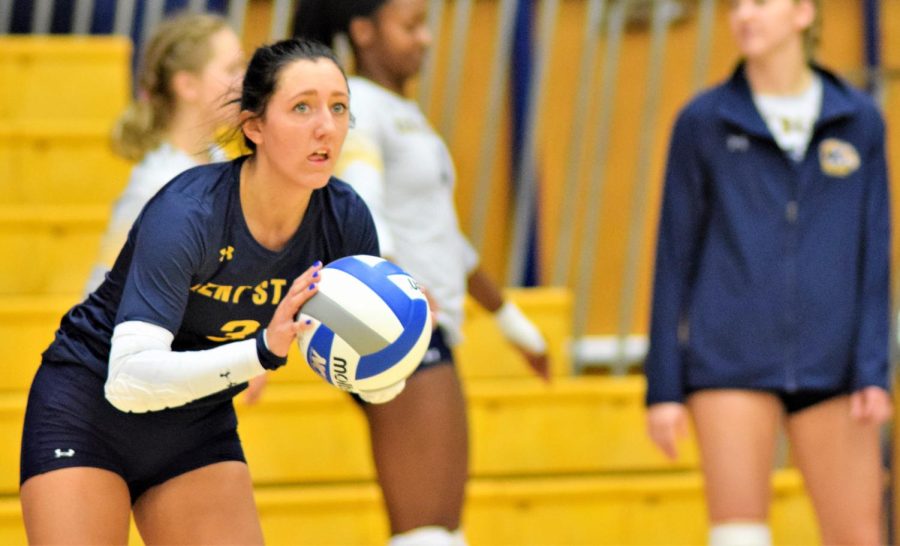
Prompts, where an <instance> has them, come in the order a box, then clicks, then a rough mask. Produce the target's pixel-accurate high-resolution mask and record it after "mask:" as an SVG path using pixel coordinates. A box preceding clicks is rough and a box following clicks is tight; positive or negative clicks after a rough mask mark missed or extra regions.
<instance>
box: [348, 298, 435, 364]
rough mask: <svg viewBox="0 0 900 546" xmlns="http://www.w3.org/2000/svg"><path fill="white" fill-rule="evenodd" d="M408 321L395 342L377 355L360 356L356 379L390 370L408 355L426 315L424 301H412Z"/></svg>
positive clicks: (417, 337)
mask: <svg viewBox="0 0 900 546" xmlns="http://www.w3.org/2000/svg"><path fill="white" fill-rule="evenodd" d="M410 303H411V305H412V309H411V312H410V314H409V320H408V321H407V322H406V324H405V328H404V329H403V332H402V333H401V334H400V337H398V338H397V340H396V341H395V342H393V343H391V344H390V345H388V346H387V347H385V348H384V349H382V350H380V351H378V352H377V353H372V354H370V355H366V356H361V357H360V359H359V364H357V366H356V379H367V378H369V377H372V376H375V375H378V374H380V373H381V372H383V371H385V370H386V369H388V368H390V367H391V366H393V365H394V364H396V363H397V362H400V360H401V359H402V358H403V357H404V356H406V355H407V353H409V351H411V350H412V348H413V347H414V346H415V344H416V342H417V341H418V340H419V336H420V335H421V334H422V327H423V326H424V325H425V319H426V317H427V315H428V304H427V303H425V300H412V301H411V302H410Z"/></svg>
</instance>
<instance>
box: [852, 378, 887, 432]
mask: <svg viewBox="0 0 900 546" xmlns="http://www.w3.org/2000/svg"><path fill="white" fill-rule="evenodd" d="M891 413H893V407H892V404H891V395H890V394H889V393H888V392H887V391H886V390H884V389H882V388H881V387H875V386H870V387H865V388H864V389H861V390H858V391H856V392H854V393H853V394H851V395H850V416H851V417H853V418H854V419H856V420H857V421H860V422H862V423H871V424H874V425H880V424H882V423H884V422H886V421H887V420H888V419H890V418H891Z"/></svg>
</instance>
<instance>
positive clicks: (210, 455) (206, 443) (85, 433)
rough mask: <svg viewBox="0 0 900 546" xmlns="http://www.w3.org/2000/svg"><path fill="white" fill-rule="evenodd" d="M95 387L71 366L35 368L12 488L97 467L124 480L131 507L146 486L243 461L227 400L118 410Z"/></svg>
mask: <svg viewBox="0 0 900 546" xmlns="http://www.w3.org/2000/svg"><path fill="white" fill-rule="evenodd" d="M103 383H104V380H103V379H101V378H100V377H98V376H97V375H95V374H94V373H93V372H91V371H90V370H88V369H87V368H85V367H83V366H80V365H78V364H58V363H49V362H44V363H42V364H41V366H40V368H39V369H38V372H37V375H35V378H34V381H33V383H32V385H31V391H30V392H29V394H28V406H27V409H26V410H25V425H24V429H23V431H22V455H21V456H22V458H21V464H20V476H19V483H20V484H22V483H24V482H25V480H27V479H28V478H31V477H32V476H36V475H38V474H43V473H44V472H50V471H51V470H58V469H61V468H70V467H94V468H103V469H105V470H110V471H112V472H115V473H116V474H118V475H119V476H121V477H122V479H124V480H125V482H126V483H127V484H128V489H129V491H130V493H131V502H132V503H134V502H135V501H137V499H138V497H140V496H141V494H143V493H144V492H145V491H146V490H147V489H149V488H151V487H153V486H155V485H159V484H161V483H163V482H165V481H166V480H168V479H170V478H174V477H175V476H178V475H180V474H184V473H185V472H189V471H191V470H196V469H198V468H201V467H203V466H207V465H210V464H214V463H218V462H222V461H242V462H246V460H245V458H244V451H243V449H242V448H241V442H240V439H239V438H238V434H237V417H236V415H235V412H234V405H233V404H232V402H231V400H230V399H229V400H226V401H224V402H217V403H215V404H210V405H205V406H196V407H187V408H181V409H177V408H176V409H171V410H163V411H157V412H149V413H125V412H122V411H119V410H117V409H116V408H114V407H113V406H112V405H111V404H110V403H109V402H108V401H107V400H106V398H105V397H104V395H103Z"/></svg>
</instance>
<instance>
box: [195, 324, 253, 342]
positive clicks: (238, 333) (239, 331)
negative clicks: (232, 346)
mask: <svg viewBox="0 0 900 546" xmlns="http://www.w3.org/2000/svg"><path fill="white" fill-rule="evenodd" d="M220 329H221V330H222V332H224V333H225V335H224V336H221V337H219V336H206V339H208V340H210V341H215V342H218V343H222V342H225V341H237V340H238V339H244V338H245V337H247V336H252V335H253V334H255V333H256V331H257V330H259V323H258V322H256V321H255V320H232V321H229V322H226V323H225V324H223V325H222V328H220Z"/></svg>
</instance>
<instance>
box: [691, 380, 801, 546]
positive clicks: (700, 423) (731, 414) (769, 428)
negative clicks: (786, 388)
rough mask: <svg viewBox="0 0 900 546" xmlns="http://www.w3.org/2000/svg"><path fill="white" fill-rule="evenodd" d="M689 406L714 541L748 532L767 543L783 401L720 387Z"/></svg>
mask: <svg viewBox="0 0 900 546" xmlns="http://www.w3.org/2000/svg"><path fill="white" fill-rule="evenodd" d="M688 407H689V409H690V412H691V415H692V417H693V419H694V426H695V429H696V432H697V439H698V441H699V446H700V455H701V466H702V469H703V476H704V486H705V490H706V501H707V510H708V512H709V519H710V542H711V543H715V542H716V538H717V535H721V534H724V535H726V536H728V537H729V538H728V540H735V539H733V538H732V537H731V535H734V534H738V535H746V534H747V533H749V534H752V535H753V536H754V537H755V538H754V539H753V540H756V541H759V542H761V543H763V544H764V543H766V542H767V541H768V540H769V538H768V537H769V530H768V527H767V518H768V510H769V502H770V499H771V475H772V466H773V464H774V458H775V444H776V438H777V433H778V428H779V425H780V422H781V419H782V415H783V409H782V405H781V401H780V400H778V398H777V397H776V396H775V395H772V394H768V393H762V392H753V391H745V390H728V389H721V390H719V389H717V390H702V391H698V392H696V393H694V394H692V395H691V396H690V397H689V398H688ZM741 539H743V538H741Z"/></svg>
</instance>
